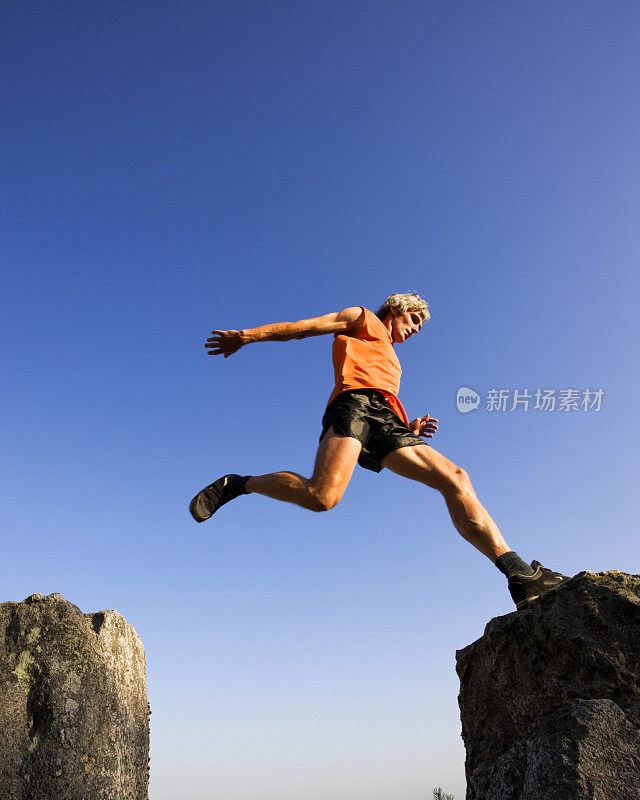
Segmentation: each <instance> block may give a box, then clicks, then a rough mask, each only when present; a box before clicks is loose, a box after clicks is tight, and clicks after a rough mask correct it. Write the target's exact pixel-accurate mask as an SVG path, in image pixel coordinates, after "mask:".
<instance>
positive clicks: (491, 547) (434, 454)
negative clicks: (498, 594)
mask: <svg viewBox="0 0 640 800" xmlns="http://www.w3.org/2000/svg"><path fill="white" fill-rule="evenodd" d="M381 464H382V466H384V467H386V468H387V469H389V470H391V472H395V473H396V474H397V475H402V476H403V477H405V478H411V479H412V480H415V481H419V482H420V483H423V484H425V485H426V486H430V487H432V488H433V489H437V490H438V491H439V492H440V493H441V494H442V496H443V497H444V500H445V503H446V504H447V508H448V510H449V514H450V515H451V520H452V521H453V524H454V526H455V527H456V530H457V531H458V532H459V533H460V535H461V536H462V537H463V538H464V539H466V540H467V541H468V542H470V543H471V544H472V545H473V546H474V547H475V548H476V549H478V550H479V551H480V552H481V553H482V554H483V555H485V556H487V558H489V559H490V560H491V561H493V563H494V564H495V565H496V566H497V567H498V569H499V570H500V571H501V572H502V573H503V574H504V575H506V577H507V578H508V580H509V590H510V592H511V596H512V598H513V600H514V602H515V604H516V606H517V608H522V607H523V606H524V605H526V604H527V603H528V602H530V601H531V600H534V599H535V598H536V597H538V596H539V595H540V594H542V593H543V592H545V591H547V590H548V589H550V588H553V587H554V586H557V585H558V584H559V583H562V582H563V581H565V580H568V578H566V577H565V576H564V575H561V574H560V573H557V572H552V571H551V570H548V569H545V568H544V567H543V566H542V565H541V564H539V563H538V562H536V561H533V562H532V564H531V566H529V565H528V564H527V563H526V562H525V561H523V560H522V559H521V558H520V556H519V555H518V554H517V553H515V552H514V551H513V550H511V549H510V548H509V546H508V545H507V543H506V542H505V540H504V537H503V536H502V534H501V533H500V530H499V529H498V526H497V525H496V523H495V522H494V521H493V519H492V518H491V516H490V515H489V512H488V511H487V510H486V509H485V508H484V506H483V505H482V503H481V502H480V501H479V500H478V497H477V495H476V493H475V490H474V488H473V485H472V483H471V480H470V478H469V476H468V475H467V473H466V472H465V471H464V470H463V469H461V468H460V467H458V466H456V464H454V463H453V462H452V461H449V459H448V458H445V456H443V455H442V454H441V453H438V451H437V450H434V449H433V448H432V447H431V446H424V445H409V446H408V447H400V448H398V449H397V450H393V451H392V452H391V453H389V454H388V455H386V456H385V457H384V458H383V459H382V461H381Z"/></svg>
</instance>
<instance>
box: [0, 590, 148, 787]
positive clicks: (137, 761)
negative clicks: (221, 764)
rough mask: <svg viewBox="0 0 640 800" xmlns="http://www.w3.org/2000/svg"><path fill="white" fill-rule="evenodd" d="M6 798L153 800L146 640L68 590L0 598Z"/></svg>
mask: <svg viewBox="0 0 640 800" xmlns="http://www.w3.org/2000/svg"><path fill="white" fill-rule="evenodd" d="M0 629H1V633H2V636H1V639H0V798H2V800H5V798H6V800H147V798H148V759H149V724H148V721H149V716H148V715H149V710H148V705H147V686H146V673H145V657H144V648H143V647H142V643H141V641H140V639H139V638H138V635H137V634H136V632H135V630H134V629H133V628H132V627H131V626H130V625H128V624H127V623H126V622H125V620H124V619H123V618H122V617H121V616H120V614H118V613H117V612H116V611H100V612H99V613H96V614H83V613H82V612H81V611H80V609H79V608H77V606H74V605H73V604H72V603H70V602H68V601H67V600H65V599H64V598H63V597H62V595H60V594H50V595H48V596H47V597H43V596H42V595H39V594H35V595H32V596H31V597H28V598H27V599H26V600H25V601H24V602H22V603H2V604H1V605H0Z"/></svg>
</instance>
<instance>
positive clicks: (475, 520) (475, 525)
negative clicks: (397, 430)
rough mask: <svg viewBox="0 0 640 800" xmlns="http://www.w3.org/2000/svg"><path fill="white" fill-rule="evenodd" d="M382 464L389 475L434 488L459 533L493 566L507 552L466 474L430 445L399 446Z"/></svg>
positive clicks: (500, 535)
mask: <svg viewBox="0 0 640 800" xmlns="http://www.w3.org/2000/svg"><path fill="white" fill-rule="evenodd" d="M381 464H382V466H383V467H386V468H387V469H388V470H390V471H391V472H395V473H396V474H397V475H402V477H404V478H411V479H412V480H414V481H419V482H420V483H424V484H425V485H426V486H430V487H431V488H433V489H437V490H438V491H439V492H440V493H441V494H442V496H443V497H444V500H445V503H446V504H447V508H448V509H449V514H450V516H451V520H452V522H453V524H454V526H455V528H456V530H457V531H458V533H459V534H460V535H461V536H462V537H463V538H464V539H466V540H467V541H468V542H470V543H471V544H472V545H473V546H474V547H475V548H477V549H478V550H479V551H480V552H481V553H482V554H483V555H485V556H487V558H489V559H491V561H493V562H494V563H495V561H496V559H497V558H499V557H500V556H501V555H504V553H508V552H510V547H509V546H508V545H507V543H506V542H505V540H504V538H503V536H502V534H501V533H500V531H499V529H498V526H497V525H496V523H495V522H494V521H493V519H492V518H491V516H490V515H489V512H488V511H487V510H486V509H485V508H484V506H483V505H482V504H481V503H480V501H479V500H478V497H477V495H476V493H475V491H474V488H473V485H472V484H471V480H470V478H469V476H468V475H467V473H466V472H465V471H464V470H463V469H461V468H460V467H458V466H456V464H454V463H453V462H452V461H449V459H448V458H445V457H444V456H443V455H442V454H441V453H438V451H437V450H434V449H433V448H432V447H430V446H424V445H410V446H408V447H400V448H399V449H398V450H393V451H392V452H391V453H389V454H388V455H386V456H385V457H384V458H383V459H382V461H381Z"/></svg>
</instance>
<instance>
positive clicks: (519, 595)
mask: <svg viewBox="0 0 640 800" xmlns="http://www.w3.org/2000/svg"><path fill="white" fill-rule="evenodd" d="M531 569H533V570H534V573H533V575H512V576H511V577H510V578H509V592H510V593H511V597H512V598H513V602H514V603H515V604H516V608H517V609H520V608H524V606H526V605H527V603H530V602H531V601H532V600H535V599H536V597H540V595H541V594H544V593H545V592H547V591H549V589H554V588H555V587H556V586H560V584H561V583H565V582H566V581H568V580H569V578H567V576H566V575H561V574H560V573H559V572H552V571H551V570H550V569H547V568H546V567H543V566H542V564H541V563H540V562H539V561H532V562H531Z"/></svg>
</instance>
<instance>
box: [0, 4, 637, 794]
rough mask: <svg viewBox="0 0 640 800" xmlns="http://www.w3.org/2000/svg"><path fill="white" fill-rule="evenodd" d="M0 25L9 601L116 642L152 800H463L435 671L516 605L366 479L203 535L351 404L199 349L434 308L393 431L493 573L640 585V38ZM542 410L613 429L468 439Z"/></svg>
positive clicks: (252, 504)
mask: <svg viewBox="0 0 640 800" xmlns="http://www.w3.org/2000/svg"><path fill="white" fill-rule="evenodd" d="M0 17H1V25H0V36H1V39H2V47H1V49H0V59H1V67H2V69H1V75H2V78H1V79H0V80H1V91H2V95H1V97H2V108H3V113H2V119H1V121H0V131H1V138H0V143H1V146H2V176H3V177H2V186H3V191H2V196H1V198H0V203H1V219H0V226H1V242H2V244H1V252H2V299H1V302H2V314H3V325H2V329H3V337H2V338H3V343H2V374H3V376H4V378H5V380H4V382H3V386H4V389H3V392H2V415H3V426H2V447H3V452H4V454H5V456H4V469H3V478H2V482H1V489H0V491H1V492H2V496H3V501H4V502H3V504H2V506H3V512H2V514H3V525H2V529H3V531H4V547H3V563H2V593H1V595H2V596H1V598H0V599H1V600H3V601H4V600H14V601H20V600H22V599H23V598H24V597H26V596H27V595H29V594H31V593H33V592H42V593H49V592H61V593H62V594H63V595H64V596H65V597H67V598H68V599H69V600H71V601H72V602H74V603H76V604H77V605H78V606H79V607H80V608H81V609H82V610H83V611H85V612H93V611H97V610H99V609H103V608H116V609H118V610H119V611H120V612H121V613H122V614H123V615H124V616H125V618H126V619H127V620H128V622H130V623H131V624H132V625H133V626H134V627H135V628H136V630H137V631H138V633H139V634H140V636H141V638H142V641H143V643H144V645H145V648H146V652H147V669H148V682H149V699H150V702H151V706H152V709H153V716H152V718H151V719H152V725H151V736H152V740H151V741H152V753H151V755H152V762H151V766H152V771H151V775H152V791H151V797H152V800H175V798H176V797H185V798H189V800H214V798H215V799H216V800H217V798H224V800H299V798H301V797H304V798H306V800H425V798H427V799H428V798H430V797H431V788H432V787H433V786H436V785H441V786H442V787H443V788H444V789H445V790H446V791H449V792H453V793H454V794H455V796H456V800H461V798H462V797H463V795H464V769H463V761H464V750H463V747H462V743H461V740H460V726H459V717H458V708H457V691H458V683H457V677H456V675H455V671H454V664H455V650H456V649H457V648H462V647H464V646H466V645H467V644H469V643H470V642H472V641H473V640H474V639H476V638H478V637H479V636H481V635H482V632H483V629H484V626H485V624H486V623H487V622H488V620H489V619H491V618H492V617H494V616H497V615H501V614H506V613H510V612H511V610H512V603H511V599H510V598H509V596H508V594H507V591H506V581H505V580H504V578H503V576H502V575H500V573H499V572H498V571H497V570H496V569H495V567H493V566H492V564H491V563H490V562H489V561H487V560H485V559H484V557H482V556H481V555H479V554H478V553H476V552H475V551H474V550H473V549H472V548H471V547H470V546H469V545H467V544H466V543H464V542H463V541H462V540H461V539H460V537H459V536H458V535H457V534H456V533H455V531H454V529H453V527H452V525H451V523H450V521H449V518H448V515H447V512H446V509H445V506H444V503H443V501H442V499H441V497H440V496H439V495H438V494H437V493H436V492H434V491H432V490H428V489H427V488H425V487H422V486H421V485H419V484H415V483H410V482H409V481H403V480H402V479H400V478H398V477H396V476H394V475H391V474H389V473H386V472H383V473H381V474H380V475H375V474H373V473H371V472H366V471H364V470H360V469H358V470H357V471H356V474H355V475H354V478H353V482H352V484H351V485H350V487H349V489H348V490H347V493H346V495H345V497H344V499H343V501H342V502H341V504H340V505H338V506H337V508H335V509H333V510H332V511H330V512H328V513H325V514H312V513H310V512H306V511H304V510H302V509H299V508H296V507H293V506H289V505H285V504H281V503H277V502H275V501H270V500H267V499H265V498H261V497H257V496H251V497H246V498H242V499H241V500H239V501H237V503H234V504H233V505H229V506H227V507H225V508H224V509H222V510H221V511H220V513H219V515H217V516H216V517H215V518H214V519H213V520H211V521H210V522H208V523H205V524H203V525H196V523H195V522H193V520H192V519H191V518H190V517H189V515H188V513H187V506H188V502H189V500H190V498H191V497H192V495H193V494H194V493H195V492H196V491H197V490H198V489H200V488H201V487H202V486H203V485H205V484H206V483H209V482H211V481H212V480H214V479H215V478H217V477H218V476H219V475H221V474H224V473H225V472H240V473H242V474H247V473H252V474H257V473H261V472H269V471H273V470H275V469H292V470H295V471H297V472H301V473H303V474H307V475H308V474H310V470H311V468H312V465H313V459H314V454H315V448H316V444H317V439H318V436H319V433H320V422H321V418H322V413H323V409H324V405H325V404H326V401H327V398H328V396H329V394H330V392H331V389H332V387H333V384H332V368H331V357H330V351H331V339H330V337H318V338H315V339H310V340H306V341H294V342H288V343H284V344H281V343H267V344H262V345H252V346H250V347H248V348H246V349H244V350H242V351H240V352H239V353H238V354H237V355H236V356H234V357H232V358H229V359H227V360H223V359H220V358H213V357H208V356H206V354H205V352H204V349H203V347H202V342H203V341H204V339H205V338H206V336H208V335H209V331H210V330H212V329H213V328H221V329H227V328H243V327H253V326H255V325H259V324H263V323H267V322H275V321H284V320H295V319H301V318H305V317H309V316H314V315H317V314H323V313H327V312H330V311H337V310H339V309H341V308H343V307H345V306H351V305H359V304H363V305H365V306H367V307H369V308H371V309H373V310H375V309H376V308H377V307H378V305H379V304H380V303H381V302H382V301H383V300H384V298H385V297H386V296H387V295H388V294H389V293H390V292H393V291H408V290H416V291H418V292H420V293H421V294H423V296H424V297H426V299H427V300H428V302H429V304H430V307H431V311H432V320H431V322H430V323H429V324H428V325H427V326H425V327H424V329H423V331H422V332H421V333H420V335H419V336H415V337H413V338H412V339H411V340H410V341H408V342H407V343H406V344H404V345H400V346H398V348H397V352H398V356H399V357H400V360H401V362H402V364H403V368H404V376H403V385H402V388H401V393H400V396H401V399H402V400H403V402H404V404H405V406H406V407H407V410H408V412H409V414H410V416H411V417H414V416H417V415H419V414H424V413H427V412H428V413H430V414H432V415H433V416H436V417H437V418H438V419H439V420H440V430H439V432H438V434H437V437H436V438H435V439H434V440H433V445H434V447H436V448H437V449H438V450H440V451H441V452H443V453H444V454H445V455H447V456H448V457H449V458H451V459H452V460H454V461H455V462H456V463H458V464H460V465H461V466H463V467H464V468H466V469H467V471H468V472H469V473H470V475H471V478H472V480H473V482H474V485H475V487H476V490H477V492H478V494H479V496H480V498H481V500H482V501H483V502H484V504H485V505H486V507H487V508H488V510H489V511H490V513H491V514H492V516H493V517H494V518H495V520H496V522H497V523H498V525H499V526H500V527H501V529H502V531H503V533H504V535H505V537H506V538H507V540H508V541H509V543H510V544H511V546H512V547H513V548H514V549H516V550H517V551H519V552H520V553H521V554H522V555H523V557H525V558H527V559H528V560H530V559H532V558H536V559H538V560H541V561H542V562H543V563H545V564H546V565H548V566H550V567H552V568H553V569H557V570H561V571H563V572H565V573H569V574H574V573H576V572H578V571H580V570H582V569H589V570H593V571H599V570H604V569H612V568H616V569H621V570H624V571H627V572H636V573H637V572H640V563H639V562H640V558H639V556H640V548H639V546H638V538H637V536H638V524H637V521H638V517H639V512H640V509H639V508H638V505H639V504H638V490H637V485H638V481H639V480H640V471H639V469H638V463H637V452H638V412H637V408H638V402H639V400H640V380H639V378H638V370H637V361H638V341H639V336H638V334H639V331H638V300H639V294H640V292H639V288H640V286H639V283H640V279H639V277H638V263H639V255H640V227H639V224H638V221H639V216H640V160H639V152H640V151H639V147H638V144H639V140H638V135H639V131H640V49H639V48H638V30H639V25H640V8H639V6H638V4H637V3H636V2H633V1H632V0H630V1H629V2H619V1H618V0H613V1H612V2H611V1H609V2H590V1H589V0H580V1H579V2H578V1H577V0H569V1H568V2H562V3H557V2H555V1H554V2H551V1H550V0H537V1H536V2H525V1H524V0H495V2H494V1H493V0H492V2H479V1H478V0H424V1H423V2H365V1H364V0H359V2H348V1H347V2H345V1H344V0H343V1H342V2H327V1H326V0H323V2H316V0H310V2H306V1H304V0H296V2H276V1H275V0H274V2H257V1H256V0H251V2H238V1H237V0H234V1H233V2H231V1H229V2H213V1H212V2H191V1H190V0H186V2H185V0H181V2H179V3H178V2H174V1H173V0H167V1H165V0H158V1H157V2H144V1H142V2H137V3H130V2H127V3H125V2H118V1H117V0H114V2H109V3H98V2H79V0H72V1H70V2H63V1H62V0H60V2H54V3H52V2H17V1H16V2H13V1H12V0H9V1H8V2H5V3H3V4H2V9H1V11H0ZM634 364H635V365H636V366H635V367H634ZM461 386H466V387H470V388H472V389H474V390H475V391H476V392H477V393H478V394H479V395H481V397H482V398H483V402H482V404H481V406H480V407H479V408H477V409H476V410H474V411H472V412H470V413H468V414H461V413H459V412H458V410H457V408H456V391H457V389H458V388H459V387H461ZM537 388H541V389H542V388H546V389H554V390H555V391H556V393H557V394H558V395H559V393H560V392H561V391H562V390H564V389H567V388H573V389H576V390H579V391H583V390H584V389H587V388H588V389H591V390H597V389H603V390H604V398H603V402H602V406H601V409H600V411H596V410H595V409H590V410H588V411H583V410H582V409H581V408H578V410H575V411H567V412H563V411H558V410H556V411H553V412H545V411H542V410H535V409H533V408H532V407H531V406H530V408H529V409H528V410H525V409H524V407H523V406H519V407H518V408H517V409H516V410H514V411H513V412H512V411H497V412H490V411H488V410H486V408H485V402H484V398H485V397H486V396H487V393H488V392H489V391H490V390H492V389H505V390H509V391H510V392H511V393H513V392H514V390H516V389H517V390H519V391H523V390H525V389H528V390H529V392H531V393H535V390H536V389H537ZM509 408H510V405H509Z"/></svg>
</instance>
